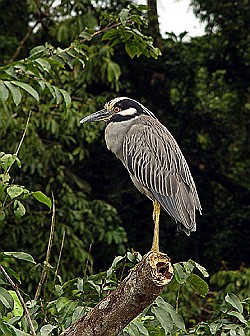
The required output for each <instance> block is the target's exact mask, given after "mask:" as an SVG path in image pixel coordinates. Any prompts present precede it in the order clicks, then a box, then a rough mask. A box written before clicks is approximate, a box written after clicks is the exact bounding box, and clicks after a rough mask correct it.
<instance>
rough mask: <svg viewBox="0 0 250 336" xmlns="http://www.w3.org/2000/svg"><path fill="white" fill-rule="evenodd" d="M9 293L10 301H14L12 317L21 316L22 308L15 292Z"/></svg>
mask: <svg viewBox="0 0 250 336" xmlns="http://www.w3.org/2000/svg"><path fill="white" fill-rule="evenodd" d="M9 293H10V295H11V296H12V299H13V301H14V308H13V314H14V316H23V306H22V304H21V302H20V300H19V298H18V296H17V294H16V292H15V291H12V290H10V291H9Z"/></svg>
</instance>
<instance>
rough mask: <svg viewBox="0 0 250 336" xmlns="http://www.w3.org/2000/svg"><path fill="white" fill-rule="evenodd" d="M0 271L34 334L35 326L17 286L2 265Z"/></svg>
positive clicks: (34, 335)
mask: <svg viewBox="0 0 250 336" xmlns="http://www.w3.org/2000/svg"><path fill="white" fill-rule="evenodd" d="M0 271H1V272H2V273H3V275H4V276H5V278H6V279H7V281H8V283H9V284H10V285H11V286H12V288H13V289H14V291H15V292H16V294H17V296H18V299H19V300H20V302H21V305H22V307H23V309H24V313H25V316H26V319H27V321H28V324H29V325H30V330H31V333H32V335H33V336H36V332H35V328H34V325H33V322H32V320H31V316H30V313H29V310H28V308H27V306H26V303H25V301H24V299H23V297H22V295H21V293H20V291H19V289H18V286H17V285H16V284H15V282H14V281H13V280H12V279H11V277H10V276H9V274H8V273H7V272H6V271H5V269H4V267H3V266H2V265H0Z"/></svg>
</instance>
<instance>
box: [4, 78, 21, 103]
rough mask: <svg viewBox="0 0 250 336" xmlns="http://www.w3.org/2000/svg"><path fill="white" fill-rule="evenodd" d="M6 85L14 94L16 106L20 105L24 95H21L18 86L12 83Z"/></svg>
mask: <svg viewBox="0 0 250 336" xmlns="http://www.w3.org/2000/svg"><path fill="white" fill-rule="evenodd" d="M5 85H6V86H7V87H8V88H9V90H10V92H11V94H12V98H13V101H14V103H15V104H16V106H17V105H19V104H20V102H21V99H22V95H21V92H20V90H19V89H18V88H17V87H16V86H14V85H13V84H11V82H7V81H6V82H5Z"/></svg>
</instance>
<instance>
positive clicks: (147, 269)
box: [60, 252, 173, 336]
mask: <svg viewBox="0 0 250 336" xmlns="http://www.w3.org/2000/svg"><path fill="white" fill-rule="evenodd" d="M172 277H173V267H172V264H171V261H170V259H169V257H168V256H167V255H166V254H163V253H156V252H149V253H148V254H146V255H145V256H144V257H143V259H142V261H141V262H140V263H139V264H137V265H136V266H135V267H134V268H133V269H132V270H131V271H130V273H129V275H128V276H127V277H126V278H125V279H124V280H123V282H122V283H121V284H120V285H119V286H118V287H117V289H116V290H115V291H112V292H111V293H110V294H109V295H108V296H107V297H106V298H104V299H103V300H102V301H101V302H99V303H98V304H97V305H96V306H95V307H94V308H93V309H92V310H91V311H90V312H89V313H88V314H87V315H85V316H84V317H82V318H81V319H79V320H78V321H76V322H75V323H74V324H73V325H71V326H70V327H69V328H67V329H66V330H65V331H64V332H63V333H62V334H61V335H60V336H114V335H118V333H119V332H120V331H121V330H122V329H124V327H125V326H126V325H127V324H128V323H129V322H130V321H132V320H133V319H134V318H135V317H136V316H138V315H139V314H140V313H141V312H142V311H143V310H144V309H145V308H146V307H148V306H149V305H150V304H151V303H153V302H154V300H155V299H156V298H157V296H158V295H159V294H160V293H161V292H162V291H163V289H164V287H165V286H166V285H167V284H168V283H169V282H170V281H171V280H172Z"/></svg>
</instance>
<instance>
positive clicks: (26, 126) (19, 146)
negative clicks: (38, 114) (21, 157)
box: [15, 110, 32, 156]
mask: <svg viewBox="0 0 250 336" xmlns="http://www.w3.org/2000/svg"><path fill="white" fill-rule="evenodd" d="M31 113H32V111H31V110H30V111H29V115H28V119H27V121H26V125H25V129H24V131H23V135H22V138H21V140H20V142H19V144H18V146H17V149H16V152H15V155H16V156H17V155H18V153H19V151H20V148H21V146H22V144H23V140H24V138H25V135H26V132H27V129H28V125H29V122H30V117H31Z"/></svg>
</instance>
